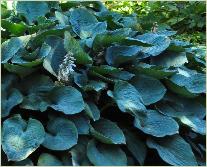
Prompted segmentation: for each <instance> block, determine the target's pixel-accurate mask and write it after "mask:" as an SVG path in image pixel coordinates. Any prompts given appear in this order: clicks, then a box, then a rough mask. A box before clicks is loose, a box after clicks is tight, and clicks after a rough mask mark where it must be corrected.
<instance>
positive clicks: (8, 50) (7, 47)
mask: <svg viewBox="0 0 207 167" xmlns="http://www.w3.org/2000/svg"><path fill="white" fill-rule="evenodd" d="M30 38H31V36H30V35H27V36H21V37H13V38H11V39H9V40H7V41H5V42H3V43H2V46H1V54H2V63H7V62H8V60H10V59H11V58H12V57H13V56H14V55H15V54H16V53H17V52H18V51H19V49H21V48H23V47H25V46H26V44H27V43H28V41H29V40H30Z"/></svg>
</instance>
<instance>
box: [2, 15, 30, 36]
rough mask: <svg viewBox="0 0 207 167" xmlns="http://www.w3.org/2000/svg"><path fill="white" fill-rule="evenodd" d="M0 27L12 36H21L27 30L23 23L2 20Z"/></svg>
mask: <svg viewBox="0 0 207 167" xmlns="http://www.w3.org/2000/svg"><path fill="white" fill-rule="evenodd" d="M1 27H2V28H4V29H6V30H8V31H9V32H10V33H11V34H12V35H15V36H22V35H24V33H25V31H26V30H27V26H26V25H25V24H24V23H22V22H21V23H13V22H11V21H9V20H6V19H2V20H1Z"/></svg>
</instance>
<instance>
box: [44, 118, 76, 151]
mask: <svg viewBox="0 0 207 167" xmlns="http://www.w3.org/2000/svg"><path fill="white" fill-rule="evenodd" d="M47 131H48V132H47V133H46V136H45V140H44V142H43V144H42V145H43V146H44V147H46V148H48V149H50V150H67V149H69V148H71V147H72V146H74V145H75V144H77V141H78V131H77V129H76V126H75V124H74V123H73V122H71V121H69V120H68V119H66V118H61V117H58V118H55V119H52V120H50V121H49V122H48V124H47Z"/></svg>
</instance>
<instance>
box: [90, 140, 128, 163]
mask: <svg viewBox="0 0 207 167" xmlns="http://www.w3.org/2000/svg"><path fill="white" fill-rule="evenodd" d="M87 156H88V159H89V160H90V161H91V163H92V164H94V165H96V166H126V165H127V157H126V154H125V153H124V152H123V151H122V150H121V149H120V147H119V146H117V145H108V144H102V143H98V142H96V141H95V140H91V141H89V143H88V146H87Z"/></svg>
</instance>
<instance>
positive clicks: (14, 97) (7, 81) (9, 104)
mask: <svg viewBox="0 0 207 167" xmlns="http://www.w3.org/2000/svg"><path fill="white" fill-rule="evenodd" d="M17 81H18V80H17V77H16V76H15V75H12V74H9V75H4V76H3V77H2V85H1V86H2V87H1V114H2V115H1V117H7V116H8V115H9V113H10V111H11V110H12V108H13V107H14V106H16V105H18V104H20V103H21V102H22V101H23V96H22V94H21V93H20V91H19V90H18V89H16V88H14V87H13V86H14V84H15V82H17Z"/></svg>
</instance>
